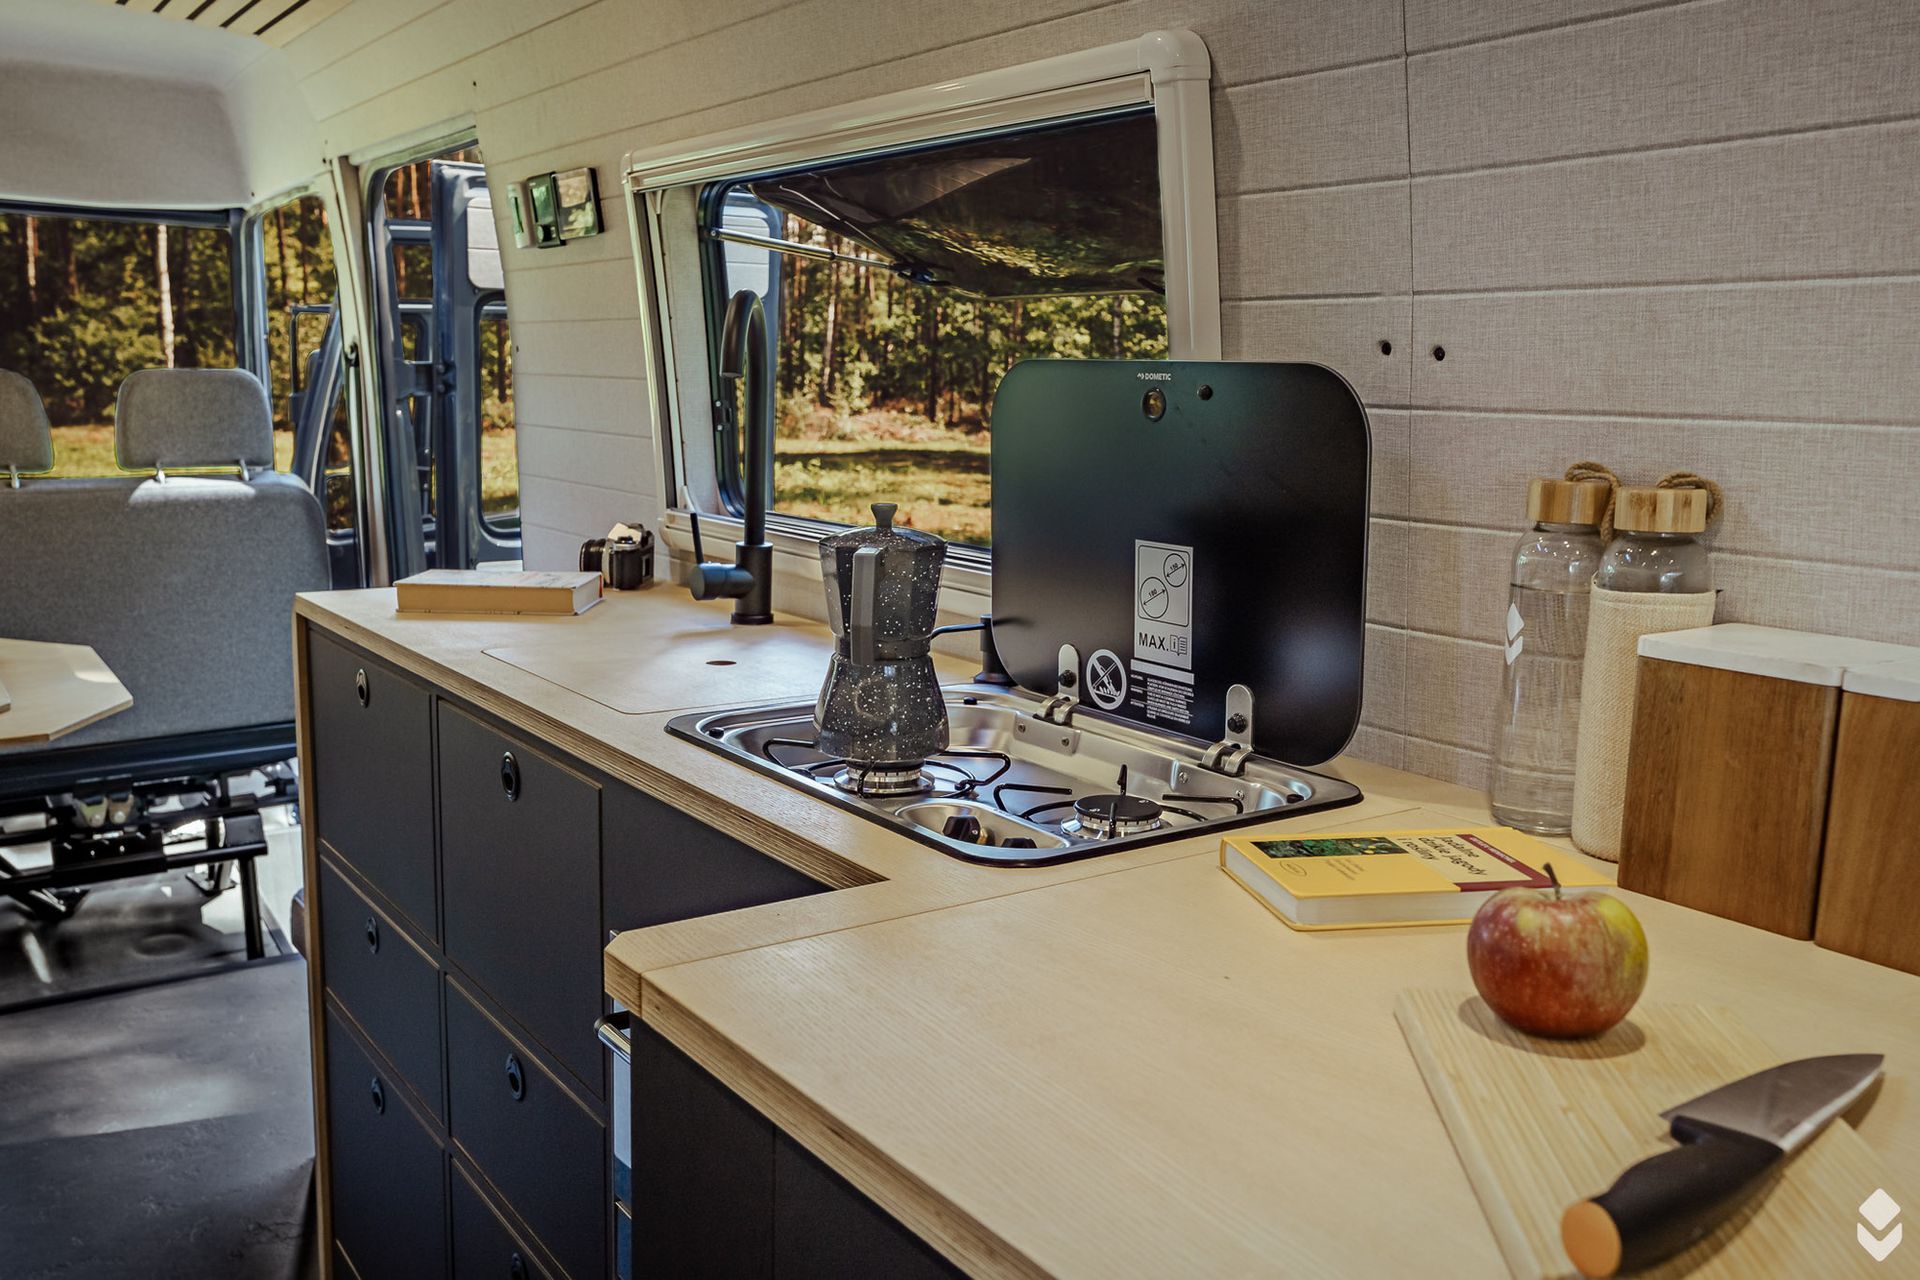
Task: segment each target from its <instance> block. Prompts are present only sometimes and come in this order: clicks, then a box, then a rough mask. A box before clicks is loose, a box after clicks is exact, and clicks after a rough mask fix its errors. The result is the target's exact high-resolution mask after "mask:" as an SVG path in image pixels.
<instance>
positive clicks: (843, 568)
mask: <svg viewBox="0 0 1920 1280" xmlns="http://www.w3.org/2000/svg"><path fill="white" fill-rule="evenodd" d="M895 509H896V508H895V507H894V504H892V503H890V502H876V503H874V504H873V518H874V524H873V527H871V528H867V529H850V530H848V531H847V532H845V533H840V534H835V535H834V536H833V537H831V538H823V539H822V540H821V542H820V567H821V574H822V577H823V578H824V580H825V584H826V592H827V621H828V622H829V623H830V624H831V625H832V627H833V634H834V637H835V639H836V640H837V642H838V651H837V652H836V653H835V654H834V659H833V665H832V666H831V667H829V668H828V670H827V680H826V684H825V685H824V686H823V687H822V688H821V690H820V700H819V702H818V703H817V704H816V705H815V707H814V716H813V718H814V725H815V727H816V728H818V729H819V731H820V749H821V750H822V751H825V752H827V753H828V754H830V755H835V756H839V757H840V758H841V759H843V760H847V761H850V762H852V763H854V764H860V765H881V764H896V765H904V764H915V763H918V762H919V761H921V760H924V759H926V758H927V757H928V756H929V755H932V754H933V753H935V752H937V751H942V750H945V749H946V745H947V708H946V704H945V703H944V702H942V701H941V698H940V685H939V681H938V679H937V678H936V677H935V675H934V671H933V659H932V657H931V656H929V653H930V650H929V643H930V635H931V633H932V631H933V621H934V614H935V612H936V609H937V607H938V604H939V594H940V566H941V564H942V563H943V562H944V561H945V560H946V557H947V544H946V543H945V542H944V541H943V540H941V539H940V538H937V537H935V536H934V535H932V534H930V533H922V532H921V531H920V530H918V529H896V528H895V527H894V525H893V513H894V511H895Z"/></svg>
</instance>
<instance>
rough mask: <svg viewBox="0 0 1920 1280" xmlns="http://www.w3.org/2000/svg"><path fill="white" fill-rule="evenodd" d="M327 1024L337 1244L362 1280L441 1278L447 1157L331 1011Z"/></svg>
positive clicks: (331, 1186) (382, 1070)
mask: <svg viewBox="0 0 1920 1280" xmlns="http://www.w3.org/2000/svg"><path fill="white" fill-rule="evenodd" d="M326 1025H327V1151H328V1154H329V1157H330V1164H329V1179H328V1187H329V1190H330V1192H331V1199H332V1205H333V1235H334V1240H335V1241H336V1243H337V1244H338V1246H339V1248H340V1249H341V1251H343V1252H344V1253H345V1254H346V1255H347V1257H348V1258H349V1259H351V1260H352V1265H353V1270H354V1273H355V1274H356V1275H358V1276H359V1277H361V1280H425V1278H427V1277H433V1276H445V1275H446V1274H447V1190H446V1156H445V1154H444V1153H443V1152H442V1151H441V1149H440V1144H439V1142H437V1141H436V1140H435V1139H434V1137H433V1135H432V1134H431V1133H430V1132H429V1131H428V1130H427V1128H426V1125H425V1124H424V1123H423V1122H422V1121H421V1120H420V1118H419V1117H417V1116H416V1115H414V1113H413V1111H412V1108H411V1107H410V1105H409V1104H408V1102H407V1100H406V1098H405V1096H404V1092H405V1091H404V1090H403V1089H402V1087H401V1086H400V1084H399V1083H398V1082H397V1081H395V1080H394V1079H393V1078H392V1077H391V1076H390V1075H389V1074H388V1073H387V1071H386V1069H385V1068H384V1067H382V1066H380V1065H377V1064H376V1063H375V1062H374V1060H373V1059H372V1058H371V1057H370V1056H368V1054H367V1052H366V1050H365V1049H364V1048H363V1047H362V1046H361V1045H360V1043H359V1042H358V1041H357V1040H356V1039H354V1037H353V1033H352V1032H350V1031H348V1030H347V1026H346V1024H345V1023H344V1022H342V1021H341V1020H340V1018H339V1016H338V1015H337V1014H336V1013H335V1012H334V1011H333V1010H332V1009H328V1010H327V1014H326Z"/></svg>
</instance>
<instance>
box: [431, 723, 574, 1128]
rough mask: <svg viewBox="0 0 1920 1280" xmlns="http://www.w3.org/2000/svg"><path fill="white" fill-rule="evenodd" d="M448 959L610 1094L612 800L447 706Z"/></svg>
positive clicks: (443, 747) (443, 823)
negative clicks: (597, 1033)
mask: <svg viewBox="0 0 1920 1280" xmlns="http://www.w3.org/2000/svg"><path fill="white" fill-rule="evenodd" d="M440 830H441V859H442V862H443V865H444V869H445V883H446V889H445V907H446V944H447V958H448V959H449V960H451V961H453V963H455V964H456V965H458V966H459V967H460V968H462V969H464V970H466V972H467V973H468V974H469V975H471V976H472V978H473V980H474V981H475V982H477V983H479V984H480V987H481V989H482V990H484V991H485V992H486V993H487V994H488V995H490V996H492V997H493V998H494V999H495V1000H496V1001H498V1002H499V1003H500V1005H501V1007H502V1008H504V1009H505V1010H506V1011H507V1013H508V1014H509V1015H510V1016H511V1017H513V1018H514V1019H516V1020H517V1021H519V1023H520V1024H521V1025H522V1026H523V1027H525V1028H526V1029H527V1030H528V1031H529V1032H531V1033H532V1034H533V1037H534V1039H536V1040H538V1041H539V1042H540V1043H541V1044H542V1045H543V1046H544V1047H545V1048H546V1050H547V1052H548V1053H550V1054H552V1055H553V1056H554V1057H555V1058H556V1059H557V1060H558V1061H559V1062H560V1063H561V1064H562V1065H564V1066H565V1067H566V1068H567V1069H568V1070H570V1071H572V1072H573V1073H574V1074H575V1075H577V1076H578V1077H579V1078H580V1079H581V1080H582V1081H584V1082H586V1084H587V1086H588V1088H589V1089H590V1090H591V1091H592V1092H593V1094H594V1095H595V1096H600V1095H601V1090H602V1083H601V1071H600V1052H599V1046H598V1044H597V1043H596V1042H595V1040H594V1038H593V1031H592V1028H593V1020H594V1019H595V1018H597V1017H599V1016H600V949H601V947H602V946H603V945H604V943H603V941H602V938H601V935H600V790H599V788H598V787H596V786H594V785H593V784H592V783H591V782H588V781H587V780H586V779H584V778H581V777H580V776H578V775H577V774H574V773H571V772H569V771H568V770H566V769H564V768H562V767H561V766H560V765H559V764H557V763H555V762H554V761H553V760H550V759H548V758H547V757H545V756H542V755H540V754H539V753H537V752H535V751H534V750H532V749H531V748H529V747H528V746H526V745H525V744H524V743H520V742H517V741H515V740H514V739H511V738H508V737H506V736H504V735H502V734H499V733H496V732H494V731H493V730H492V729H490V728H488V727H487V726H485V725H483V724H481V723H480V722H479V721H478V720H475V719H474V718H473V717H472V716H469V715H466V714H465V713H463V712H460V711H457V710H455V709H454V708H453V707H450V706H448V705H446V704H445V703H442V704H441V706H440Z"/></svg>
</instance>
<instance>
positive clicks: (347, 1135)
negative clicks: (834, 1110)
mask: <svg viewBox="0 0 1920 1280" xmlns="http://www.w3.org/2000/svg"><path fill="white" fill-rule="evenodd" d="M301 625H303V626H307V627H308V631H307V638H308V645H307V654H308V665H307V672H306V677H307V678H306V681H305V684H304V689H305V701H304V705H303V706H302V708H301V714H302V715H303V717H304V735H305V736H304V744H305V749H306V752H307V754H306V755H305V756H304V757H303V759H302V761H301V766H302V769H303V771H304V776H305V778H306V779H307V793H306V796H305V801H306V804H307V806H308V811H309V822H310V823H311V824H312V830H313V832H314V836H315V838H314V840H313V841H312V842H311V846H310V847H311V861H310V862H309V864H308V886H309V887H308V893H307V905H308V913H309V924H308V931H307V936H308V939H309V941H308V950H309V952H310V955H309V957H308V959H309V962H310V964H309V969H310V973H311V975H312V981H313V984H314V985H313V1000H314V1002H315V1005H316V1007H319V1008H323V1009H324V1010H325V1013H324V1016H323V1017H322V1018H321V1019H320V1020H319V1021H318V1022H317V1023H316V1025H315V1030H316V1033H317V1034H318V1035H319V1036H320V1040H321V1043H320V1044H319V1045H318V1046H317V1049H318V1052H317V1054H316V1059H315V1072H316V1100H317V1102H319V1101H322V1100H323V1101H324V1106H322V1107H321V1109H320V1114H321V1116H322V1119H323V1122H324V1124H323V1129H322V1133H321V1139H322V1143H323V1156H322V1160H323V1163H324V1166H325V1169H326V1184H325V1189H326V1194H327V1221H328V1223H329V1228H330V1231H331V1233H332V1239H331V1240H329V1241H328V1242H327V1245H326V1248H327V1257H328V1258H329V1259H330V1261H331V1262H332V1264H333V1268H334V1271H335V1273H336V1275H338V1276H343V1277H354V1276H357V1277H359V1278H360V1280H382V1278H384V1277H388V1276H396V1277H398V1276H404V1277H408V1278H409V1280H414V1278H420V1277H435V1276H446V1275H452V1276H456V1277H466V1276H479V1277H499V1278H501V1280H518V1278H519V1277H522V1276H525V1277H529V1278H542V1277H550V1278H552V1280H605V1278H606V1277H608V1276H612V1275H614V1274H615V1271H616V1267H617V1266H619V1265H620V1264H621V1263H623V1262H624V1260H625V1259H624V1256H623V1255H622V1253H621V1252H620V1249H619V1245H620V1244H621V1243H623V1242H625V1241H627V1240H628V1239H630V1238H631V1236H632V1234H633V1224H632V1220H631V1219H630V1218H629V1216H628V1215H629V1214H630V1213H636V1212H639V1211H641V1210H642V1209H643V1207H644V1205H645V1199H644V1197H643V1196H642V1195H640V1194H639V1193H638V1188H637V1187H632V1188H630V1187H629V1184H628V1183H627V1182H626V1179H625V1177H624V1175H619V1176H617V1175H616V1171H615V1168H614V1162H613V1150H614V1142H613V1139H612V1132H611V1115H610V1113H611V1111H612V1110H613V1107H612V1105H611V1103H610V1099H609V1097H608V1093H609V1090H608V1086H607V1080H608V1061H607V1059H608V1054H607V1051H606V1050H604V1049H603V1048H602V1047H601V1045H600V1043H599V1041H598V1039H597V1037H596V1034H595V1030H596V1029H595V1023H596V1021H597V1020H598V1019H599V1018H600V1016H601V1014H602V1013H603V1012H605V1011H606V1010H607V1009H608V1008H609V1007H610V1006H609V1005H608V1002H607V1001H606V1000H605V998H604V997H603V996H602V994H601V989H602V978H601V973H602V969H601V952H602V950H603V949H604V947H605V945H606V942H607V940H608V938H609V936H610V935H611V934H613V933H617V932H619V931H620V930H623V929H630V928H640V927H644V926H646V925H652V924H660V923H664V922H666V921H671V920H679V919H685V918H687V917H690V916H697V915H706V914H710V913H712V912H716V911H728V910H733V909H735V908H738V907H746V906H753V905H756V904H759V903H764V902H774V901H778V900H780V899H783V898H791V897H796V896H798V895H801V894H806V893H818V892H822V891H823V889H824V886H822V885H820V884H818V883H816V882H814V881H813V880H811V879H809V878H808V877H806V876H804V875H801V874H800V873H799V872H797V871H794V870H792V869H791V868H789V867H787V866H786V865H785V864H783V863H780V862H776V861H774V860H773V859H771V858H768V857H767V856H766V855H764V854H761V853H759V852H757V851H755V850H753V849H750V848H748V847H747V846H745V845H743V844H741V843H739V842H738V841H735V840H733V839H731V838H729V837H727V836H725V835H722V834H721V833H719V832H717V831H714V830H712V829H711V828H709V827H706V826H704V825H703V824H701V823H700V822H698V821H696V820H695V819H693V818H691V817H689V816H687V815H686V814H684V813H681V812H680V811H678V810H676V809H673V808H672V807H670V806H668V805H666V804H664V803H662V802H661V801H659V800H657V799H655V798H654V797H652V796H648V795H645V794H643V793H641V792H639V791H637V790H635V789H634V788H633V787H631V786H629V785H628V784H626V783H624V782H622V781H620V780H618V779H616V778H612V777H609V776H607V775H605V774H603V773H601V772H600V771H598V770H596V769H594V768H593V767H591V766H589V765H586V764H584V763H582V762H580V761H577V760H574V759H572V758H570V757H569V756H567V755H566V754H565V753H563V752H560V751H556V750H554V749H553V748H552V747H551V746H549V745H548V744H545V743H542V742H539V741H535V740H533V739H531V738H529V737H528V735H526V734H524V733H523V732H520V731H518V730H516V729H515V728H513V727H512V726H509V725H506V724H503V723H501V722H500V721H498V720H497V719H496V718H494V717H492V716H490V715H488V714H486V713H484V712H481V711H479V710H477V709H475V708H473V707H470V706H466V705H463V704H461V703H460V702H459V701H458V700H457V699H454V698H450V697H447V696H445V695H444V694H442V693H440V692H438V691H437V690H435V689H433V688H431V687H429V685H428V684H427V683H426V682H424V681H421V680H417V679H416V678H415V677H413V676H411V675H409V674H406V673H403V672H400V671H398V670H395V669H394V668H393V667H392V666H391V665H389V664H388V663H386V662H384V661H382V660H380V659H378V658H375V657H373V656H372V655H371V654H369V653H367V652H365V651H364V650H361V649H359V648H358V647H356V646H353V645H350V644H347V643H345V642H344V641H341V640H340V639H338V638H337V637H334V636H331V635H328V634H326V633H324V632H320V631H317V630H314V629H313V628H312V627H311V625H310V624H307V623H304V622H303V623H302V624H301ZM623 1101H624V1099H623ZM622 1109H623V1110H624V1107H623V1108H622ZM622 1145H623V1146H624V1142H623V1143H622ZM767 1153H768V1154H769V1156H770V1154H771V1147H768V1148H767ZM723 1234H727V1232H725V1231H723ZM759 1256H760V1258H761V1260H762V1261H764V1262H766V1263H767V1264H768V1265H771V1258H772V1255H771V1254H770V1253H767V1252H766V1251H765V1249H764V1248H763V1249H762V1251H761V1253H760V1255H759ZM708 1273H709V1274H729V1273H728V1272H725V1271H709V1272H708ZM631 1274H633V1275H646V1276H659V1275H668V1274H673V1273H672V1272H671V1271H663V1270H661V1269H659V1268H657V1267H652V1266H646V1267H641V1266H636V1267H635V1268H634V1269H633V1271H632V1272H631ZM689 1274H691V1273H689Z"/></svg>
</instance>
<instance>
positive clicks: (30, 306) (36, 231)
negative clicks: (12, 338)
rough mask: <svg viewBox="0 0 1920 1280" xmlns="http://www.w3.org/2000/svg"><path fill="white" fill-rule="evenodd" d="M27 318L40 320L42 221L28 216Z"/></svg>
mask: <svg viewBox="0 0 1920 1280" xmlns="http://www.w3.org/2000/svg"><path fill="white" fill-rule="evenodd" d="M26 221H27V318H28V319H30V320H38V319H39V318H40V220H39V219H38V218H36V217H33V216H32V215H31V214H29V215H28V216H27V220H26Z"/></svg>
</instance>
